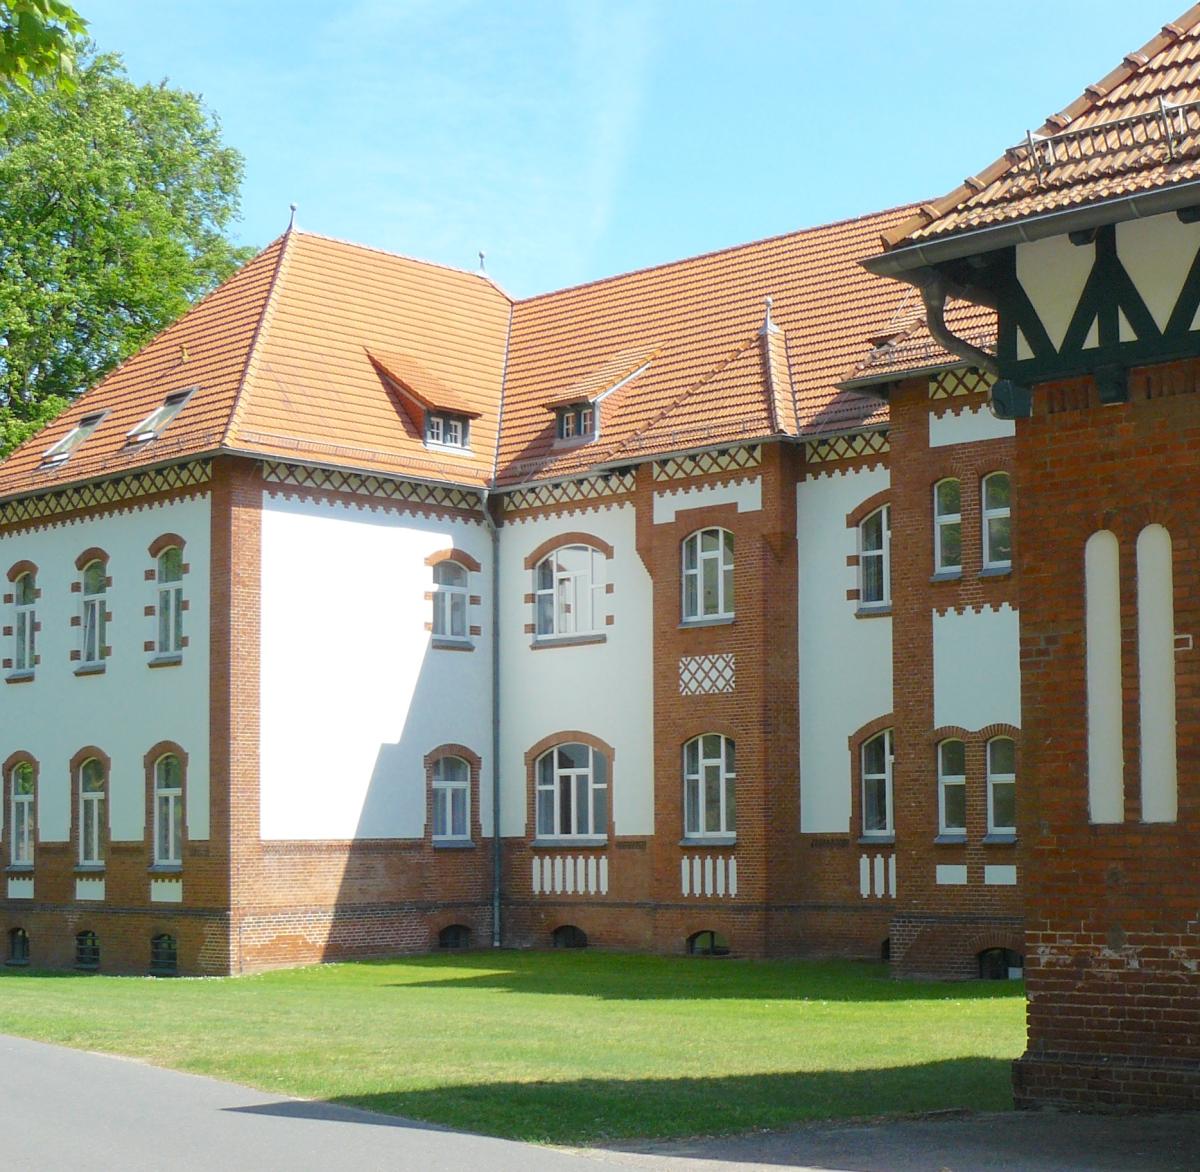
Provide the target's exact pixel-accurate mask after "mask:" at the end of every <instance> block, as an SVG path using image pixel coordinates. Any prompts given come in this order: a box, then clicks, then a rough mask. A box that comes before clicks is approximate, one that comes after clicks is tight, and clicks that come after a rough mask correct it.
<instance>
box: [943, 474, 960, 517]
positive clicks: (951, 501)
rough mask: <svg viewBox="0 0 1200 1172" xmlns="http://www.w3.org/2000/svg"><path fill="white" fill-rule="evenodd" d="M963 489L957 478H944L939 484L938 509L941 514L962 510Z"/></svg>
mask: <svg viewBox="0 0 1200 1172" xmlns="http://www.w3.org/2000/svg"><path fill="white" fill-rule="evenodd" d="M961 499H962V498H961V489H960V488H959V484H958V481H957V480H943V481H941V483H940V484H938V486H937V511H938V514H939V515H940V516H943V517H944V516H945V515H946V514H948V513H957V512H960V511H961V510H960V503H961Z"/></svg>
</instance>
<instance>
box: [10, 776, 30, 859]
mask: <svg viewBox="0 0 1200 1172" xmlns="http://www.w3.org/2000/svg"><path fill="white" fill-rule="evenodd" d="M8 784H9V787H10V789H9V793H10V798H9V826H10V830H9V836H10V841H9V862H10V863H11V864H12V865H13V866H14V867H32V866H33V801H34V777H33V766H32V765H31V764H30V763H29V762H28V761H19V762H18V763H17V764H16V765H14V766H13V768H12V772H11V773H10V774H9V779H8Z"/></svg>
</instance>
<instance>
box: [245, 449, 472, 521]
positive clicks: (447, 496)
mask: <svg viewBox="0 0 1200 1172" xmlns="http://www.w3.org/2000/svg"><path fill="white" fill-rule="evenodd" d="M262 478H263V481H264V482H265V483H267V484H280V485H290V486H292V487H295V488H306V489H312V490H314V491H317V492H326V493H345V494H348V495H351V496H366V497H375V498H377V499H379V500H388V501H398V502H407V503H410V504H415V505H428V506H431V507H433V508H437V509H455V510H458V511H462V512H467V513H476V514H477V513H478V512H479V508H480V502H481V496H480V493H479V492H476V491H472V490H471V489H466V488H455V487H453V486H448V485H440V484H424V483H421V482H419V481H413V480H393V479H389V478H388V477H386V476H373V475H368V474H364V473H358V472H341V471H339V470H337V469H332V468H315V467H311V466H309V465H305V464H281V463H276V462H274V461H271V460H267V461H264V462H263V464H262Z"/></svg>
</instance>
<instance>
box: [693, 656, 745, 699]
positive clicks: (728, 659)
mask: <svg viewBox="0 0 1200 1172" xmlns="http://www.w3.org/2000/svg"><path fill="white" fill-rule="evenodd" d="M736 680H737V656H736V655H684V656H682V657H681V658H680V660H679V694H680V695H681V696H711V695H714V694H717V693H721V694H725V695H728V694H729V693H731V692H733V690H734V687H735V684H736Z"/></svg>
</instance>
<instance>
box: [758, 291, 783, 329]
mask: <svg viewBox="0 0 1200 1172" xmlns="http://www.w3.org/2000/svg"><path fill="white" fill-rule="evenodd" d="M763 302H764V306H765V312H764V314H763V324H762V329H761V330H760V331H759V333H762V334H777V333H779V327H778V326H777V325H776V324H775V323H774V322H773V321H772V320H771V308H772V306H773V305H774V304H775V299H774V298H773V297H772V296H771V295H770V293H768V294H767V295H766V297H765V298H764V299H763Z"/></svg>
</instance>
